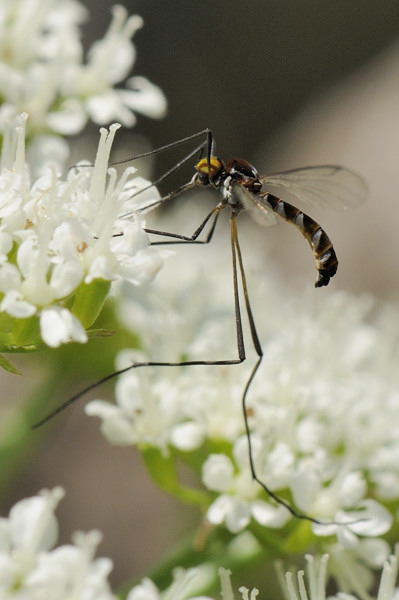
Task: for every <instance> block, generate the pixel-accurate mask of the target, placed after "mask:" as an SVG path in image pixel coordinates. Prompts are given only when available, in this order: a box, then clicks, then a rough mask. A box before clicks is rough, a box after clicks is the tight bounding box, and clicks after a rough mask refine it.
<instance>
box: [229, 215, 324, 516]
mask: <svg viewBox="0 0 399 600" xmlns="http://www.w3.org/2000/svg"><path fill="white" fill-rule="evenodd" d="M231 231H232V233H231V235H232V239H233V244H234V253H236V254H237V257H238V265H239V268H240V275H241V283H242V289H243V293H244V300H245V307H246V311H247V315H248V321H249V328H250V332H251V338H252V343H253V345H254V348H255V351H256V353H257V355H258V360H257V361H256V363H255V365H254V367H253V369H252V371H251V373H250V375H249V378H248V381H247V383H246V385H245V388H244V392H243V395H242V401H241V402H242V412H243V417H244V424H245V433H246V436H247V440H248V455H249V465H250V469H251V474H252V477H253V479H254V480H255V481H256V482H257V483H258V484H259V485H260V486H261V487H262V488H263V489H264V490H265V492H266V493H267V494H268V495H269V496H270V497H271V498H273V500H275V502H277V504H280V505H281V506H284V507H285V508H286V509H287V510H288V511H289V512H290V513H291V514H292V515H293V516H294V517H296V518H297V519H304V520H306V521H310V522H311V523H317V524H318V525H320V524H322V522H321V521H319V520H318V519H315V518H313V517H310V516H308V515H304V514H302V513H300V512H298V511H296V510H295V509H294V508H292V506H291V505H290V504H289V503H288V502H286V501H285V500H283V499H282V498H280V497H279V496H277V494H275V493H274V492H273V491H272V490H271V489H270V488H269V486H268V485H266V484H265V483H264V482H263V481H262V480H261V479H260V478H259V476H258V474H257V472H256V468H255V462H254V459H253V451H252V441H251V429H250V426H249V422H248V410H247V396H248V391H249V388H250V387H251V384H252V381H253V380H254V377H255V375H256V372H257V370H258V368H259V366H260V364H261V362H262V358H263V351H262V347H261V345H260V341H259V336H258V333H257V331H256V326H255V321H254V317H253V313H252V309H251V304H250V301H249V295H248V287H247V280H246V276H245V270H244V264H243V260H242V254H241V248H240V244H239V241H238V234H237V224H236V219H235V216H234V213H232V219H231ZM233 268H235V269H236V267H235V266H234V261H233ZM241 331H242V328H241Z"/></svg>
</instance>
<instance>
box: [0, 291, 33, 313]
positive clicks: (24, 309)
mask: <svg viewBox="0 0 399 600" xmlns="http://www.w3.org/2000/svg"><path fill="white" fill-rule="evenodd" d="M0 310H1V311H4V312H6V313H8V314H9V315H11V316H12V317H16V318H17V319H27V318H28V317H32V316H33V315H34V314H35V313H36V310H37V309H36V306H34V305H33V304H31V303H30V302H27V301H26V300H24V298H23V296H22V294H21V293H20V292H17V291H16V290H11V291H10V292H7V293H6V295H5V296H4V298H3V300H2V301H1V304H0Z"/></svg>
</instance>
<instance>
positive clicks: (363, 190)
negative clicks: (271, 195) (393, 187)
mask: <svg viewBox="0 0 399 600" xmlns="http://www.w3.org/2000/svg"><path fill="white" fill-rule="evenodd" d="M260 180H261V182H262V183H263V186H264V187H263V189H262V192H267V191H268V189H267V186H269V185H270V186H276V187H279V188H284V189H286V190H287V191H288V192H290V194H292V195H293V196H296V197H297V198H299V199H300V200H303V201H304V202H306V203H307V204H311V205H312V206H317V207H322V208H325V207H328V208H332V209H333V210H345V209H347V208H352V207H355V206H359V205H360V204H362V203H363V202H365V200H366V198H367V184H366V182H365V180H364V179H363V178H362V177H361V176H360V175H358V174H357V173H355V172H354V171H351V170H350V169H346V168H344V167H339V166H336V165H320V166H316V167H305V168H303V169H293V170H291V171H282V172H281V173H276V174H275V175H266V176H265V177H261V178H260Z"/></svg>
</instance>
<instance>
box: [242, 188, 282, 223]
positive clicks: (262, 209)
mask: <svg viewBox="0 0 399 600" xmlns="http://www.w3.org/2000/svg"><path fill="white" fill-rule="evenodd" d="M231 193H232V194H233V195H234V196H235V197H236V198H237V199H238V200H239V202H240V203H241V204H242V205H243V207H244V209H245V210H246V211H248V212H249V214H250V215H251V217H252V218H253V219H255V221H257V223H259V224H260V225H263V226H264V227H269V226H270V225H274V224H275V223H276V221H277V217H276V215H275V213H274V212H273V209H272V207H271V206H270V204H269V203H268V202H266V201H265V200H263V199H262V196H263V194H262V196H258V195H256V194H253V193H252V192H250V191H249V190H247V189H246V188H245V187H244V186H242V185H241V184H240V183H238V181H233V182H232V190H231Z"/></svg>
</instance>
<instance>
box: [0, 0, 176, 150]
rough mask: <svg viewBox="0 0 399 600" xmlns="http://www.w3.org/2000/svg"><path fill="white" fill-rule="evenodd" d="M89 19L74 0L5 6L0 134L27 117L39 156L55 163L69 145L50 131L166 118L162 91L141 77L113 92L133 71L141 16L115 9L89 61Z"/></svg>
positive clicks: (0, 26)
mask: <svg viewBox="0 0 399 600" xmlns="http://www.w3.org/2000/svg"><path fill="white" fill-rule="evenodd" d="M86 17H87V12H86V9H85V8H84V7H83V6H82V5H81V4H80V3H79V2H76V1H75V0H64V1H63V2H62V7H60V3H59V2H57V0H21V1H20V2H3V3H2V6H1V7H0V95H1V97H2V106H1V108H0V130H1V131H4V125H3V124H4V123H6V122H7V121H8V120H9V119H10V118H11V117H12V116H14V117H15V116H16V115H18V114H20V113H21V112H27V113H28V114H29V116H30V120H29V138H31V137H35V138H36V146H35V152H36V153H37V152H39V153H44V154H45V155H46V156H47V157H51V160H52V161H55V157H56V154H58V155H59V156H58V157H59V159H62V158H65V154H66V144H65V143H64V144H63V146H62V148H61V143H62V140H60V139H58V141H57V142H55V141H51V140H50V138H49V132H54V133H56V134H61V135H72V134H77V133H79V132H80V131H81V130H82V128H83V127H84V125H85V124H86V121H87V119H88V118H91V119H92V120H93V121H94V122H96V123H99V124H106V123H110V122H112V121H113V120H115V119H118V120H119V121H120V122H121V123H123V124H124V125H126V126H132V125H134V123H135V120H136V119H135V116H134V112H133V111H139V112H142V113H144V114H147V115H149V116H151V117H161V116H162V115H163V114H164V113H165V110H166V101H165V98H164V96H163V94H162V92H161V91H160V89H159V88H158V87H156V86H155V85H153V84H151V83H150V82H149V81H147V80H146V79H144V78H142V77H133V78H131V79H130V80H128V82H127V88H126V89H115V87H114V86H115V85H117V84H119V83H121V82H122V81H123V80H124V79H125V78H126V77H127V76H128V75H129V73H130V71H131V69H132V66H133V63H134V60H135V48H134V46H133V44H132V42H131V38H132V37H133V35H134V33H135V32H136V30H137V29H139V28H140V27H141V26H142V20H141V18H140V17H134V16H133V17H129V16H128V14H127V11H126V9H125V8H123V7H122V6H119V5H117V6H114V8H113V18H112V21H111V24H110V26H109V28H108V31H107V32H106V34H105V36H104V38H103V39H102V40H99V41H97V42H96V43H95V44H93V46H92V48H91V49H90V50H89V53H88V59H87V62H84V61H83V46H82V43H81V40H80V31H79V27H80V25H81V24H82V22H83V21H84V20H86ZM53 140H55V138H53ZM54 144H57V146H58V150H57V151H56V152H55V153H54ZM50 148H51V149H50ZM50 151H51V154H50Z"/></svg>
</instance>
